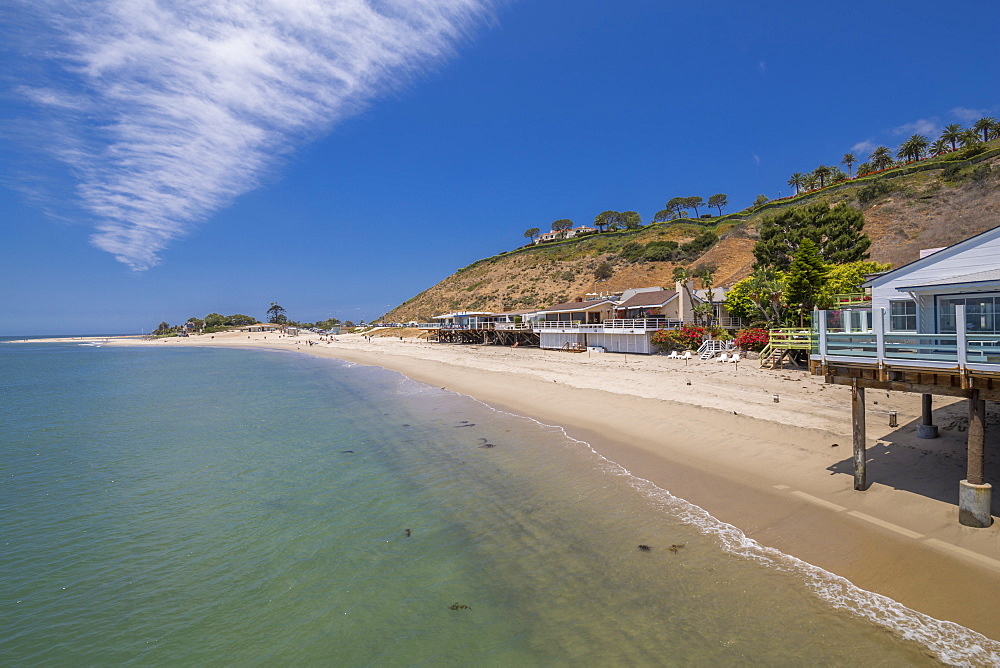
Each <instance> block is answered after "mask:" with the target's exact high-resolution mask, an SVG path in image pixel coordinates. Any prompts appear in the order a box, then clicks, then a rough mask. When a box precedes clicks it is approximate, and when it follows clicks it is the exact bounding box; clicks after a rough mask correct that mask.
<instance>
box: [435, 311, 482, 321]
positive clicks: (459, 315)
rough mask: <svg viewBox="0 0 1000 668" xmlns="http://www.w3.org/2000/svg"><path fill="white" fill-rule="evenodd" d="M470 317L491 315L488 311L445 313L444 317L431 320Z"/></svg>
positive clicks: (440, 316)
mask: <svg viewBox="0 0 1000 668" xmlns="http://www.w3.org/2000/svg"><path fill="white" fill-rule="evenodd" d="M472 315H493V313H492V312H490V311H458V312H456V313H445V314H444V315H435V316H431V319H432V320H440V319H442V318H460V317H462V316H466V317H467V316H472Z"/></svg>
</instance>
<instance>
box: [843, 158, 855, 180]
mask: <svg viewBox="0 0 1000 668" xmlns="http://www.w3.org/2000/svg"><path fill="white" fill-rule="evenodd" d="M855 162H857V159H856V158H855V157H854V154H853V153H845V154H844V157H843V158H841V159H840V164H842V165H847V171H848V173H849V175H850V178H852V179H853V178H854V170H853V169H852V167H853V166H854V163H855Z"/></svg>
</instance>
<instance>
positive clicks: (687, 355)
mask: <svg viewBox="0 0 1000 668" xmlns="http://www.w3.org/2000/svg"><path fill="white" fill-rule="evenodd" d="M692 357H694V354H692V352H691V351H690V350H685V351H684V354H683V355H681V359H685V360H689V359H691V358H692Z"/></svg>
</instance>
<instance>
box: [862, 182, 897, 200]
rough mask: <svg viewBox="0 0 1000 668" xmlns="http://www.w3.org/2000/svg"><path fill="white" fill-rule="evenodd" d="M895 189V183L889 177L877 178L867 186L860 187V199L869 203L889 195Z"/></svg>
mask: <svg viewBox="0 0 1000 668" xmlns="http://www.w3.org/2000/svg"><path fill="white" fill-rule="evenodd" d="M895 189H896V186H895V184H893V183H890V182H889V181H888V180H887V179H876V180H875V181H872V182H871V183H870V184H868V185H867V186H862V187H860V188H858V201H859V202H860V203H862V204H867V203H868V202H872V201H874V200H877V199H878V198H880V197H884V196H885V195H888V194H889V193H891V192H892V191H893V190H895Z"/></svg>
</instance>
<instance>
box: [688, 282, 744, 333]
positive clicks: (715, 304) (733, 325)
mask: <svg viewBox="0 0 1000 668" xmlns="http://www.w3.org/2000/svg"><path fill="white" fill-rule="evenodd" d="M727 292H729V289H728V288H711V289H710V290H708V289H702V290H695V291H694V297H695V300H696V301H697V303H698V304H709V303H711V305H712V308H711V315H712V326H713V327H722V328H723V329H740V328H742V327H745V326H746V323H744V322H743V320H741V319H740V318H734V317H733V316H731V315H729V311H727V310H726V293H727ZM706 315H707V314H706ZM702 320H703V321H706V322H707V318H705V317H704V316H703V317H702Z"/></svg>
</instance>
